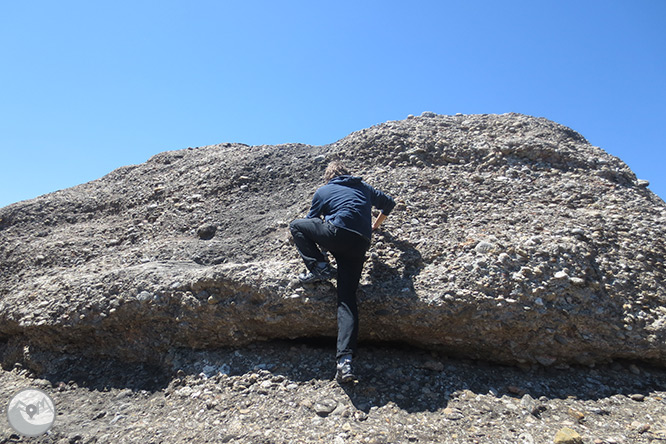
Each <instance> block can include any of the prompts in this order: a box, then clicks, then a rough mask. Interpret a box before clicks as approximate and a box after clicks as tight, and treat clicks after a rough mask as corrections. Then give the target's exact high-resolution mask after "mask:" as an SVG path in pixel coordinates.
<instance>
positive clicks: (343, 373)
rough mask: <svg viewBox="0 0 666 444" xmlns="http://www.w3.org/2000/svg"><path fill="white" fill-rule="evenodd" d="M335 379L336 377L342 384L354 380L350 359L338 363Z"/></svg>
mask: <svg viewBox="0 0 666 444" xmlns="http://www.w3.org/2000/svg"><path fill="white" fill-rule="evenodd" d="M335 379H337V381H338V382H340V383H342V384H347V383H349V382H354V381H355V380H356V376H355V375H354V369H353V368H352V363H351V361H343V362H339V363H338V365H337V371H336V373H335Z"/></svg>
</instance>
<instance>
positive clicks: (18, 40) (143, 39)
mask: <svg viewBox="0 0 666 444" xmlns="http://www.w3.org/2000/svg"><path fill="white" fill-rule="evenodd" d="M0 85H1V88H2V89H1V91H2V93H1V94H2V95H1V96H0V153H1V156H0V206H4V205H7V204H10V203H12V202H15V201H19V200H24V199H29V198H32V197H36V196H38V195H40V194H44V193H48V192H51V191H55V190H57V189H62V188H66V187H70V186H73V185H76V184H79V183H83V182H87V181H90V180H93V179H96V178H99V177H101V176H103V175H105V174H107V173H109V172H110V171H112V170H114V169H116V168H118V167H120V166H123V165H129V164H137V163H141V162H144V161H146V160H147V159H148V158H149V157H151V156H152V155H154V154H157V153H159V152H162V151H166V150H174V149H181V148H187V147H189V146H193V147H194V146H203V145H211V144H216V143H223V142H242V143H247V144H250V145H257V144H279V143H286V142H301V143H307V144H316V145H319V144H326V143H330V142H334V141H336V140H338V139H340V138H342V137H344V136H346V135H347V134H349V133H351V132H352V131H356V130H359V129H362V128H366V127H369V126H372V125H374V124H377V123H381V122H385V121H387V120H398V119H404V118H406V117H407V115H409V114H415V115H418V114H420V113H421V112H423V111H434V112H436V113H440V114H455V113H465V114H472V113H505V112H518V113H523V114H529V115H534V116H540V117H546V118H548V119H551V120H554V121H556V122H559V123H562V124H564V125H567V126H569V127H571V128H573V129H575V130H576V131H578V132H580V133H581V134H583V136H585V137H586V138H587V139H588V140H589V141H590V142H591V143H592V144H594V145H596V146H600V147H601V148H603V149H605V150H606V151H608V152H609V153H611V154H613V155H615V156H618V157H620V158H621V159H622V160H624V161H625V162H627V164H629V166H630V167H631V168H632V169H633V170H634V172H636V174H637V175H638V177H639V178H641V179H646V180H649V181H650V183H651V185H650V189H652V190H653V191H654V192H656V193H657V194H659V195H660V196H661V197H662V198H666V174H664V171H663V170H664V166H666V152H665V151H666V150H664V144H665V140H666V1H664V0H634V1H629V0H623V1H615V0H603V1H597V0H543V1H541V0H539V1H535V0H529V1H512V0H504V1H497V0H483V1H481V0H479V1H474V0H469V1H467V0H465V1H463V0H455V1H447V0H438V1H432V0H420V1H414V2H408V1H405V0H399V1H392V0H383V1H363V0H355V1H340V0H338V1H335V2H320V1H313V0H308V1H286V0H285V1H253V0H244V1H233V2H232V1H223V0H218V1H213V0H188V1H171V0H159V1H146V0H132V1H125V0H114V1H90V0H85V1H69V0H60V1H51V0H49V1H43V0H36V1H29V2H27V1H26V2H22V1H12V2H10V1H6V2H2V5H1V6H0Z"/></svg>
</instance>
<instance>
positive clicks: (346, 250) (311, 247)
mask: <svg viewBox="0 0 666 444" xmlns="http://www.w3.org/2000/svg"><path fill="white" fill-rule="evenodd" d="M289 229H290V230H291V235H292V236H293V237H294V242H295V243H296V248H297V249H298V252H299V253H300V255H301V257H302V258H303V261H304V262H305V266H306V267H307V268H308V270H312V269H313V268H314V267H315V265H316V264H317V262H324V261H325V260H326V257H325V256H324V254H323V253H322V252H321V250H320V249H319V248H320V247H321V248H324V249H325V250H327V251H329V252H330V253H331V254H332V255H333V257H335V261H336V263H337V266H338V279H337V280H338V345H337V357H338V358H339V357H340V356H343V355H347V354H351V355H354V354H356V342H357V337H358V307H357V303H356V290H357V289H358V283H359V281H360V280H361V272H362V271H363V263H364V262H365V253H366V251H368V248H370V241H369V240H368V239H366V238H365V237H363V236H361V235H360V234H357V233H354V232H353V231H349V230H345V229H344V228H338V227H336V226H334V225H333V224H330V223H328V222H324V221H323V220H321V219H319V218H312V219H296V220H295V221H293V222H292V223H291V224H290V225H289Z"/></svg>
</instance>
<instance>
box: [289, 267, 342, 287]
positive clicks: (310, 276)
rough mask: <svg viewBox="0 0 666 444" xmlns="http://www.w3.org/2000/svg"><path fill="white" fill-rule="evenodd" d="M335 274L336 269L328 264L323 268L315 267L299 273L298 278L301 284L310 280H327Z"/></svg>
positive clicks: (336, 272)
mask: <svg viewBox="0 0 666 444" xmlns="http://www.w3.org/2000/svg"><path fill="white" fill-rule="evenodd" d="M337 274H338V270H336V269H335V268H333V267H331V266H330V265H326V267H324V268H319V267H315V269H314V270H312V271H310V272H307V273H302V274H299V275H298V280H299V281H301V283H303V284H309V283H312V282H320V281H327V280H329V279H332V278H334V277H336V276H337Z"/></svg>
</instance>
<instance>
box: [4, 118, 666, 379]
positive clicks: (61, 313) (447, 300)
mask: <svg viewBox="0 0 666 444" xmlns="http://www.w3.org/2000/svg"><path fill="white" fill-rule="evenodd" d="M333 159H342V160H344V161H345V162H346V163H347V164H348V165H349V167H350V168H351V169H352V170H353V171H354V172H355V173H356V174H357V175H361V176H363V177H364V179H365V180H366V181H368V182H369V183H371V184H372V185H374V186H376V187H377V188H380V189H382V190H384V191H386V192H388V193H389V194H391V195H392V196H393V197H394V198H395V199H396V201H397V202H398V205H397V206H396V208H395V210H394V212H393V213H392V215H391V216H390V217H389V218H388V220H387V221H386V223H385V224H384V225H383V226H382V230H381V231H380V232H377V233H375V235H374V242H373V245H372V247H371V249H370V251H369V252H368V261H367V263H366V266H365V270H364V274H363V278H362V282H361V286H360V289H359V293H358V297H359V301H360V311H361V328H360V335H361V339H362V340H378V341H400V342H404V343H409V344H413V345H416V346H420V347H429V348H437V349H442V350H445V351H447V352H449V353H452V354H457V355H464V356H467V357H471V358H482V359H489V360H495V361H500V362H507V363H537V362H538V363H541V364H545V365H553V364H571V363H580V364H593V363H597V362H608V361H611V360H613V359H637V360H643V361H650V362H653V363H656V364H658V365H662V366H663V365H666V286H665V284H664V282H665V278H666V273H665V270H664V255H665V254H666V249H665V248H664V238H665V237H666V236H665V234H666V228H665V227H666V206H665V205H664V202H663V201H662V200H661V199H660V198H659V197H657V196H656V195H655V194H653V193H652V192H651V191H649V189H647V184H646V182H644V181H640V180H637V178H636V177H635V175H634V174H633V173H632V172H631V170H630V169H629V168H628V167H627V165H625V164H624V163H623V162H622V161H621V160H619V159H617V158H615V157H613V156H610V155H609V154H607V153H606V152H604V151H603V150H602V149H600V148H598V147H594V146H592V145H590V144H589V143H588V142H587V141H586V140H585V139H584V138H583V137H582V136H581V135H580V134H578V133H576V132H575V131H573V130H571V129H569V128H566V127H563V126H561V125H558V124H556V123H554V122H551V121H548V120H546V119H543V118H533V117H528V116H524V115H517V114H508V115H466V116H461V115H457V116H439V115H434V114H433V113H424V114H423V115H422V116H420V117H413V116H410V117H409V118H408V119H406V120H403V121H396V122H387V123H384V124H381V125H377V126H374V127H372V128H368V129H364V130H362V131H358V132H356V133H353V134H351V135H349V136H347V137H345V138H344V139H342V140H340V141H338V142H335V143H333V144H330V145H326V146H306V145H300V144H288V145H279V146H252V147H251V146H245V145H239V144H221V145H214V146H207V147H202V148H196V149H192V148H188V149H184V150H180V151H171V152H164V153H161V154H158V155H156V156H154V157H153V158H151V159H150V160H149V161H148V162H146V163H144V164H141V165H135V166H128V167H123V168H120V169H118V170H116V171H114V172H112V173H110V174H109V175H107V176H105V177H103V178H101V179H99V180H95V181H93V182H90V183H86V184H82V185H79V186H76V187H73V188H70V189H66V190H62V191H58V192H55V193H52V194H49V195H45V196H42V197H39V198H36V199H33V200H30V201H26V202H19V203H16V204H13V205H9V206H7V207H5V208H2V209H0V260H1V263H0V271H1V273H2V276H1V280H0V352H2V353H3V355H4V357H3V359H4V362H5V364H7V363H11V362H15V361H20V360H29V359H30V355H31V353H32V354H35V353H38V352H40V351H47V352H49V353H53V352H55V353H77V354H85V355H91V356H112V357H116V358H120V359H124V360H132V361H157V362H159V361H160V360H161V359H163V357H164V356H165V355H167V354H168V352H169V351H170V350H172V349H174V348H176V347H193V348H209V347H220V346H240V345H243V344H247V343H249V342H252V341H259V340H267V339H274V338H298V337H333V336H335V332H336V323H335V287H334V281H333V282H332V283H320V284H314V285H300V284H298V283H297V282H296V280H295V276H296V274H298V272H300V271H302V268H303V265H302V262H301V260H300V258H299V257H298V255H297V253H296V250H295V248H294V246H293V245H291V243H290V238H289V235H288V232H287V226H288V223H289V222H290V221H291V220H293V219H295V218H298V217H303V216H304V215H305V214H306V212H307V210H308V207H309V203H310V199H311V196H312V193H313V192H314V191H315V189H316V188H317V187H318V186H320V185H321V177H322V172H323V170H324V168H325V166H326V164H327V162H328V161H330V160H333Z"/></svg>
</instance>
